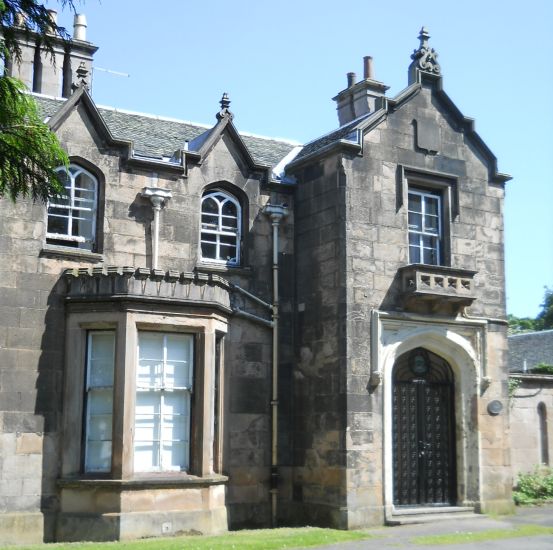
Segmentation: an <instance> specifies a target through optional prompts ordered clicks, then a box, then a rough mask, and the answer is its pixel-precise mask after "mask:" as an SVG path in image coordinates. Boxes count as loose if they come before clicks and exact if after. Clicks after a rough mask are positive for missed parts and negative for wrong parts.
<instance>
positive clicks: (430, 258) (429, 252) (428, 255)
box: [423, 248, 438, 265]
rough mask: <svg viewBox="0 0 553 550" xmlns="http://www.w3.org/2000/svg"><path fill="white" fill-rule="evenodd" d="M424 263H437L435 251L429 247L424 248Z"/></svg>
mask: <svg viewBox="0 0 553 550" xmlns="http://www.w3.org/2000/svg"><path fill="white" fill-rule="evenodd" d="M423 263H425V264H430V265H436V264H437V263H438V257H437V254H436V251H435V250H433V249H431V248H425V249H424V262H423Z"/></svg>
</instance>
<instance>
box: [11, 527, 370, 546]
mask: <svg viewBox="0 0 553 550" xmlns="http://www.w3.org/2000/svg"><path fill="white" fill-rule="evenodd" d="M368 538H371V535H369V534H368V533H366V532H363V531H339V530H337V529H319V528H316V527H301V528H297V529H292V528H283V529H256V530H251V531H250V530H248V531H246V530H244V531H234V532H229V533H226V534H225V535H220V536H216V537H205V536H190V537H171V538H157V539H143V540H138V541H132V542H74V543H55V544H37V545H33V546H12V547H10V548H11V549H13V550H81V549H82V550H181V549H183V550H232V549H234V550H242V549H255V548H259V549H263V550H279V549H280V548H287V549H289V548H308V547H310V546H320V545H323V544H335V543H339V542H347V541H352V540H362V539H368Z"/></svg>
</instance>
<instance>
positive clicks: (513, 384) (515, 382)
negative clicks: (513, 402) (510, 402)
mask: <svg viewBox="0 0 553 550" xmlns="http://www.w3.org/2000/svg"><path fill="white" fill-rule="evenodd" d="M508 384H509V399H510V398H511V397H513V396H514V395H515V392H516V391H517V389H518V387H519V386H520V380H519V379H518V378H509V382H508Z"/></svg>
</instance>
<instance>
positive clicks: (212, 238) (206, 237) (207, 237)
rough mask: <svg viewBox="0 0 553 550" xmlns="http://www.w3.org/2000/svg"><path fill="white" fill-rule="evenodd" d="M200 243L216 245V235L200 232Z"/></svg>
mask: <svg viewBox="0 0 553 550" xmlns="http://www.w3.org/2000/svg"><path fill="white" fill-rule="evenodd" d="M202 242H205V243H208V244H209V243H216V242H217V234H216V233H206V232H202Z"/></svg>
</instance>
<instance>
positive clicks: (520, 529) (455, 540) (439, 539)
mask: <svg viewBox="0 0 553 550" xmlns="http://www.w3.org/2000/svg"><path fill="white" fill-rule="evenodd" d="M552 534H553V527H544V526H543V525H519V526H517V527H515V528H514V529H488V530H486V531H476V532H474V531H468V532H461V533H460V532H457V533H448V534H446V535H423V536H420V537H415V538H413V539H411V542H413V543H414V544H416V545H421V546H441V545H444V544H446V545H449V544H469V543H472V544H474V543H476V542H486V541H490V540H503V539H514V538H521V537H533V536H536V535H552Z"/></svg>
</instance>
